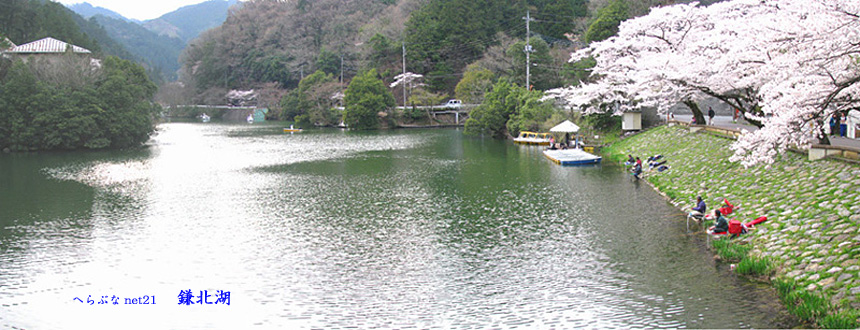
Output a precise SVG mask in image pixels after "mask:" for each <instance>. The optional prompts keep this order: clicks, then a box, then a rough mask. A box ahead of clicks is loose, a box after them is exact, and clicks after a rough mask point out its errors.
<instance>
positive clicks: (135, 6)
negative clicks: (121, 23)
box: [55, 0, 206, 21]
mask: <svg viewBox="0 0 860 330" xmlns="http://www.w3.org/2000/svg"><path fill="white" fill-rule="evenodd" d="M55 1H57V2H59V3H62V4H64V5H73V4H76V3H83V2H89V3H90V4H91V5H93V7H102V8H107V9H110V10H113V11H115V12H117V13H120V14H122V16H125V17H128V18H134V19H138V20H142V21H143V20H148V19H153V18H158V17H160V16H161V15H164V14H167V13H169V12H172V11H174V10H176V9H179V8H180V7H184V6H187V5H193V4H198V3H201V2H205V1H206V0H55Z"/></svg>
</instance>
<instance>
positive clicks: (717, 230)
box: [708, 210, 729, 234]
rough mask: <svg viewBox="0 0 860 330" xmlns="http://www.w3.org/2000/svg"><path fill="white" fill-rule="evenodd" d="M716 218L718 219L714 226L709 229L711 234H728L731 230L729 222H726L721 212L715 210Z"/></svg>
mask: <svg viewBox="0 0 860 330" xmlns="http://www.w3.org/2000/svg"><path fill="white" fill-rule="evenodd" d="M714 216H715V217H716V218H717V219H716V220H714V226H713V227H711V228H708V232H711V233H714V234H722V233H725V232H727V231H728V230H729V221H728V220H726V218H725V217H723V215H722V214H721V213H720V210H715V211H714Z"/></svg>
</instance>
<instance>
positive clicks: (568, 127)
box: [549, 120, 579, 133]
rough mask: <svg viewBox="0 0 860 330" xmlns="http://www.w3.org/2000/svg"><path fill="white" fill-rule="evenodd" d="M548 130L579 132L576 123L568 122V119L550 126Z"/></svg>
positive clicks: (554, 131)
mask: <svg viewBox="0 0 860 330" xmlns="http://www.w3.org/2000/svg"><path fill="white" fill-rule="evenodd" d="M549 131H550V132H553V133H576V132H579V126H576V124H574V123H572V122H570V120H565V121H564V122H562V123H561V124H558V125H556V126H555V127H553V128H550V129H549Z"/></svg>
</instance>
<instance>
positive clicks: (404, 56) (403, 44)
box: [400, 42, 406, 108]
mask: <svg viewBox="0 0 860 330" xmlns="http://www.w3.org/2000/svg"><path fill="white" fill-rule="evenodd" d="M400 46H401V47H403V75H404V76H405V75H406V43H405V42H401V43H400ZM403 107H404V108H406V85H404V86H403Z"/></svg>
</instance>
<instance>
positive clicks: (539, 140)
mask: <svg viewBox="0 0 860 330" xmlns="http://www.w3.org/2000/svg"><path fill="white" fill-rule="evenodd" d="M551 137H552V133H535V132H529V131H522V132H520V136H518V137H516V138H514V142H515V143H522V144H538V145H549V139H550V138H551Z"/></svg>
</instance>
